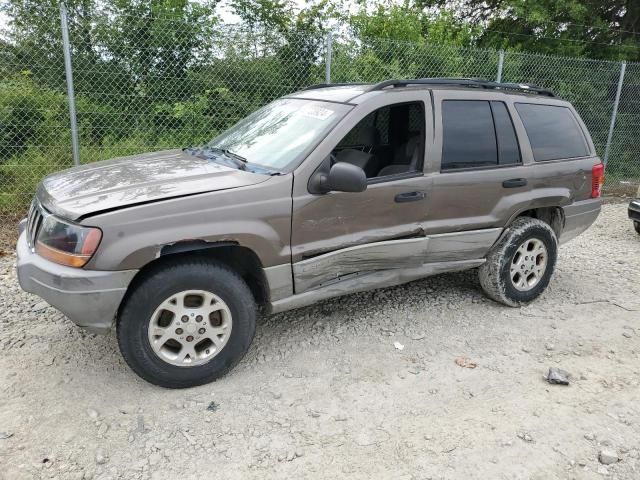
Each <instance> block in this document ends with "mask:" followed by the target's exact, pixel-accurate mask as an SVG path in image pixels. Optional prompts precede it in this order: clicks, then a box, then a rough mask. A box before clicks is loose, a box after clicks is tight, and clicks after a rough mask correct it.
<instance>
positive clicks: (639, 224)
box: [633, 220, 640, 235]
mask: <svg viewBox="0 0 640 480" xmlns="http://www.w3.org/2000/svg"><path fill="white" fill-rule="evenodd" d="M633 228H635V229H636V232H637V233H638V235H640V222H636V221H635V220H634V221H633Z"/></svg>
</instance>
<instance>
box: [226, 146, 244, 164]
mask: <svg viewBox="0 0 640 480" xmlns="http://www.w3.org/2000/svg"><path fill="white" fill-rule="evenodd" d="M222 151H223V152H224V154H225V155H226V156H227V157H232V158H235V159H236V160H240V161H241V162H242V163H247V162H248V160H247V159H246V158H244V157H243V156H242V155H238V154H237V153H235V152H232V151H231V150H229V149H228V148H225V149H224V150H222Z"/></svg>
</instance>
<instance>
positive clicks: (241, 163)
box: [185, 145, 247, 170]
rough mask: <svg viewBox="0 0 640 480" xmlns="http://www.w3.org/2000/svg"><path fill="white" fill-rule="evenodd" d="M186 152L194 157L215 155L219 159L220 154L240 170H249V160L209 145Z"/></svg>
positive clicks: (188, 149)
mask: <svg viewBox="0 0 640 480" xmlns="http://www.w3.org/2000/svg"><path fill="white" fill-rule="evenodd" d="M185 150H186V151H188V152H189V153H192V154H194V155H204V156H208V155H207V154H209V153H214V154H216V155H217V156H218V157H219V156H220V154H222V155H224V159H225V160H231V163H233V165H234V166H235V167H236V168H237V169H238V170H247V159H246V158H244V157H241V156H240V155H237V154H235V153H233V152H230V151H229V150H228V149H226V150H225V149H222V148H217V147H209V146H207V145H204V146H201V147H188V148H185Z"/></svg>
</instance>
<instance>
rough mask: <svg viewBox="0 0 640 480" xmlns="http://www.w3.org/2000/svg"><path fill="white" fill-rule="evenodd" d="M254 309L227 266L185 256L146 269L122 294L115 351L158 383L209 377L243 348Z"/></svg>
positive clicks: (174, 384)
mask: <svg viewBox="0 0 640 480" xmlns="http://www.w3.org/2000/svg"><path fill="white" fill-rule="evenodd" d="M255 320H256V308H255V302H254V299H253V296H252V294H251V291H250V290H249V287H248V286H247V285H246V283H245V282H244V281H243V280H242V278H241V277H240V276H239V275H238V274H236V273H235V272H233V271H232V270H230V269H228V268H227V267H225V266H223V265H220V264H217V263H214V262H210V261H207V260H203V259H183V260H182V261H179V260H176V261H172V262H171V263H169V264H165V265H163V266H161V267H159V268H155V269H152V270H151V271H150V272H148V273H147V274H146V275H145V277H144V278H143V279H142V280H141V281H140V282H139V283H138V284H137V285H136V286H135V287H134V289H133V290H132V291H131V292H130V294H129V295H128V297H127V299H126V302H125V304H124V306H123V308H122V310H121V312H120V315H119V318H118V323H117V336H118V344H119V346H120V351H121V352H122V356H123V357H124V359H125V361H126V362H127V363H128V364H129V366H130V367H131V368H132V369H133V371H134V372H136V373H137V374H138V375H139V376H140V377H142V378H144V379H145V380H147V381H148V382H151V383H153V384H156V385H160V386H162V387H169V388H184V387H192V386H196V385H201V384H203V383H208V382H211V381H213V380H216V379H217V378H220V377H221V376H223V375H224V374H225V373H227V372H228V371H229V370H231V368H233V366H234V365H235V364H236V363H238V362H239V361H240V359H241V358H242V357H243V356H244V355H245V353H246V352H247V350H248V348H249V345H250V344H251V341H252V339H253V335H254V333H255Z"/></svg>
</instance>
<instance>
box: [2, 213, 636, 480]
mask: <svg viewBox="0 0 640 480" xmlns="http://www.w3.org/2000/svg"><path fill="white" fill-rule="evenodd" d="M639 249H640V237H639V236H638V235H637V234H636V233H635V232H634V231H633V229H632V227H631V224H630V222H629V221H628V220H627V218H626V206H625V205H623V204H617V205H606V206H605V207H604V210H603V214H602V215H601V216H600V218H599V220H598V222H597V224H596V225H595V226H594V227H592V228H591V229H590V230H589V231H588V232H587V233H585V234H584V235H582V236H581V237H579V238H578V239H576V240H574V241H573V242H571V243H569V244H568V245H566V246H563V247H562V249H561V252H560V259H559V263H558V270H557V272H556V275H555V277H554V279H553V280H552V283H551V286H550V287H549V289H548V290H547V292H546V293H545V295H544V296H543V297H542V298H541V299H539V300H538V301H537V302H535V303H534V304H533V305H530V306H528V307H525V308H521V309H511V308H507V307H503V306H500V305H497V304H495V303H493V302H491V301H489V300H487V299H485V298H484V297H483V295H482V293H481V291H480V289H479V285H478V280H477V276H476V272H474V271H471V272H463V273H458V274H450V275H441V276H437V277H432V278H430V279H426V280H422V281H417V282H413V283H411V284H408V285H404V286H400V287H396V288H389V289H385V290H379V291H375V292H370V293H364V294H357V295H352V296H349V297H345V298H341V299H337V300H333V301H326V302H323V303H321V304H319V305H316V306H313V307H309V308H305V309H301V310H297V311H293V312H289V313H286V314H281V315H276V316H272V317H269V318H266V319H264V320H262V321H261V322H260V324H259V326H258V331H257V335H256V339H255V341H254V343H253V346H252V348H251V350H250V352H249V354H248V356H247V357H246V358H245V360H244V361H243V362H241V364H240V365H239V366H238V367H236V369H235V370H234V371H233V372H232V373H231V374H230V375H228V376H227V377H225V378H223V379H222V380H220V381H218V382H216V383H214V384H210V385H207V386H203V387H198V388H194V389H190V390H180V391H175V390H174V391H172V390H163V389H160V388H157V387H153V386H151V385H149V384H147V383H145V382H144V381H142V380H140V379H138V378H137V377H136V376H135V375H134V374H133V373H132V372H131V371H130V370H129V369H128V368H127V367H126V365H125V364H124V362H123V361H122V359H121V357H120V355H119V353H118V350H117V345H116V341H115V337H114V336H113V335H110V336H98V337H96V336H93V335H90V334H87V333H84V332H82V331H80V330H79V329H78V328H76V327H75V326H74V325H72V324H71V323H70V322H69V321H68V320H66V319H65V318H64V317H63V316H62V315H61V314H59V313H58V312H56V311H55V310H54V309H52V308H50V307H47V306H46V304H43V303H42V302H41V301H40V300H39V299H38V298H36V297H33V296H31V295H28V294H25V293H23V292H21V290H20V289H19V287H18V284H17V282H16V278H15V273H14V267H13V264H14V261H15V258H14V257H13V255H11V254H9V255H6V256H5V257H3V258H0V294H1V298H0V307H1V310H0V311H2V314H0V315H1V316H0V350H1V351H2V354H1V355H0V477H2V478H6V479H12V480H13V479H22V478H65V479H66V478H73V479H81V478H86V479H88V478H99V479H107V478H111V479H119V478H123V479H124V478H126V479H131V478H133V479H137V478H142V479H148V478H151V479H173V478H183V479H191V478H193V479H195V478H207V479H217V478H225V479H247V478H260V479H263V478H331V479H335V478H347V477H348V478H355V479H370V478H385V479H386V478H390V479H391V478H392V479H427V478H434V479H439V478H446V479H471V478H479V479H502V478H504V479H520V478H522V479H544V480H547V479H554V478H562V479H565V478H566V479H569V478H579V479H596V478H618V479H638V478H640V375H639V374H640V362H639V360H640V316H639V314H638V312H639V311H640V273H639V272H640V255H639V254H638V252H639ZM459 357H467V358H468V359H467V360H464V361H459V362H458V363H460V364H462V365H467V367H471V366H473V364H476V365H477V366H476V368H465V367H463V366H460V365H458V363H456V361H455V360H456V359H458V358H459ZM552 366H553V367H559V368H562V369H564V370H567V371H568V372H570V373H571V385H570V386H568V387H567V386H560V385H550V384H548V383H547V382H546V381H545V380H544V378H543V376H544V375H545V374H546V372H547V371H548V369H549V367H552ZM599 457H600V458H599Z"/></svg>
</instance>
